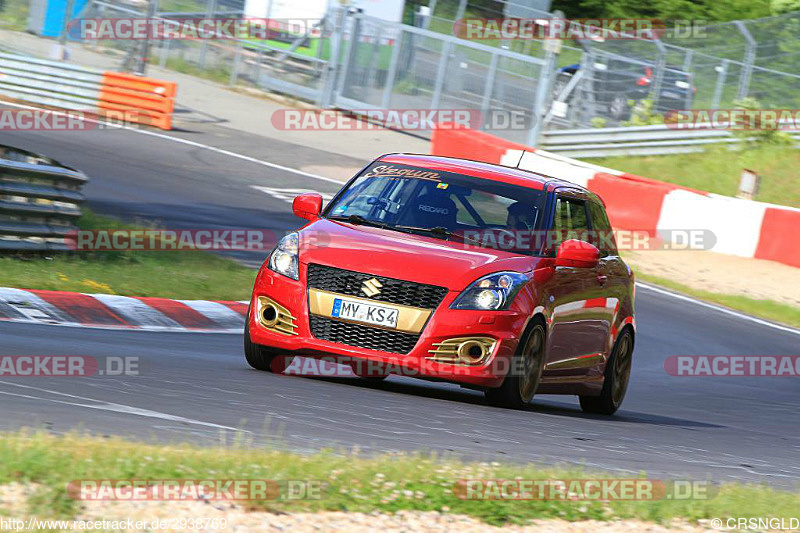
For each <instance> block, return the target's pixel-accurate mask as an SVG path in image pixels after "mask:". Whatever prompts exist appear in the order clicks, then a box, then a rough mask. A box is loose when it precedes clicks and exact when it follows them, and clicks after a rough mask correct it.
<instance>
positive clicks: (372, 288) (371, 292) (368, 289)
mask: <svg viewBox="0 0 800 533" xmlns="http://www.w3.org/2000/svg"><path fill="white" fill-rule="evenodd" d="M381 287H383V284H382V283H381V282H380V281H378V280H377V279H375V278H372V279H369V280H367V281H365V282H364V285H362V286H361V292H363V293H364V294H366V295H367V296H369V297H370V298H372V297H373V296H377V295H379V294H380V293H381Z"/></svg>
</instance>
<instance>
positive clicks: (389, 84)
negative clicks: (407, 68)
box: [381, 25, 403, 109]
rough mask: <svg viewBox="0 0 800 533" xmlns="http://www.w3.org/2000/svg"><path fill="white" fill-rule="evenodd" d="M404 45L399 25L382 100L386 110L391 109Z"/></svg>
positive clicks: (401, 27)
mask: <svg viewBox="0 0 800 533" xmlns="http://www.w3.org/2000/svg"><path fill="white" fill-rule="evenodd" d="M402 45H403V26H402V25H399V26H398V27H397V40H396V41H395V45H394V49H393V50H392V59H391V60H390V62H389V72H387V73H386V86H385V87H384V88H383V98H382V99H381V107H383V108H384V109H389V104H390V103H391V100H392V89H394V80H395V78H396V77H397V65H398V63H399V62H400V47H401V46H402Z"/></svg>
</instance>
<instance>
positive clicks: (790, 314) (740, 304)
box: [636, 270, 800, 328]
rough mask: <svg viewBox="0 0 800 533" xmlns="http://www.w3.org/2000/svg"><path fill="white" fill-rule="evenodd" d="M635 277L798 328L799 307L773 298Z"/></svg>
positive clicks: (799, 323)
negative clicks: (711, 290)
mask: <svg viewBox="0 0 800 533" xmlns="http://www.w3.org/2000/svg"><path fill="white" fill-rule="evenodd" d="M636 279H637V280H639V281H644V282H649V283H653V284H655V285H661V286H662V287H665V288H667V289H672V290H675V291H678V292H681V293H683V294H688V295H689V296H694V297H695V298H699V299H700V300H705V301H707V302H711V303H715V304H719V305H722V306H724V307H728V308H730V309H735V310H737V311H742V312H743V313H746V314H748V315H752V316H756V317H759V318H764V319H766V320H771V321H773V322H780V323H782V324H787V325H789V326H794V327H797V328H800V308H797V307H794V306H791V305H789V304H784V303H780V302H775V301H773V300H756V299H753V298H748V297H746V296H739V295H733V294H718V293H715V292H709V291H703V290H699V289H693V288H691V287H688V286H686V285H683V284H681V283H676V282H674V281H672V280H670V279H667V278H662V277H659V276H650V275H648V274H642V273H640V272H639V271H638V270H637V271H636Z"/></svg>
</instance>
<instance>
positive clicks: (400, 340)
mask: <svg viewBox="0 0 800 533" xmlns="http://www.w3.org/2000/svg"><path fill="white" fill-rule="evenodd" d="M309 319H310V322H311V334H312V335H314V337H316V338H318V339H322V340H324V341H330V342H336V343H338V344H348V345H350V346H358V347H359V348H366V349H368V350H377V351H380V352H389V353H399V354H407V353H409V352H410V351H411V350H412V349H413V348H414V345H415V344H417V340H419V335H417V334H414V333H404V332H402V331H389V330H386V329H380V328H372V327H369V326H362V325H360V324H351V323H349V322H340V321H338V320H333V319H331V318H325V317H321V316H317V315H311V316H310V317H309Z"/></svg>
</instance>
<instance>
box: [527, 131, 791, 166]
mask: <svg viewBox="0 0 800 533" xmlns="http://www.w3.org/2000/svg"><path fill="white" fill-rule="evenodd" d="M792 137H793V138H794V139H795V140H796V141H797V142H798V143H799V144H800V134H792ZM741 141H742V139H741V137H736V136H734V135H733V134H731V133H730V132H728V131H723V130H713V129H696V130H675V129H670V128H668V127H667V126H664V125H657V126H632V127H619V128H586V129H574V130H550V131H545V132H543V133H542V137H541V141H540V142H539V148H542V149H543V150H547V151H548V152H554V153H557V154H560V155H564V156H567V157H577V158H581V157H610V156H620V155H667V154H685V153H690V152H702V151H703V150H705V149H706V148H707V147H708V146H709V145H712V144H717V145H719V144H723V145H724V144H736V143H739V142H741Z"/></svg>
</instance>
